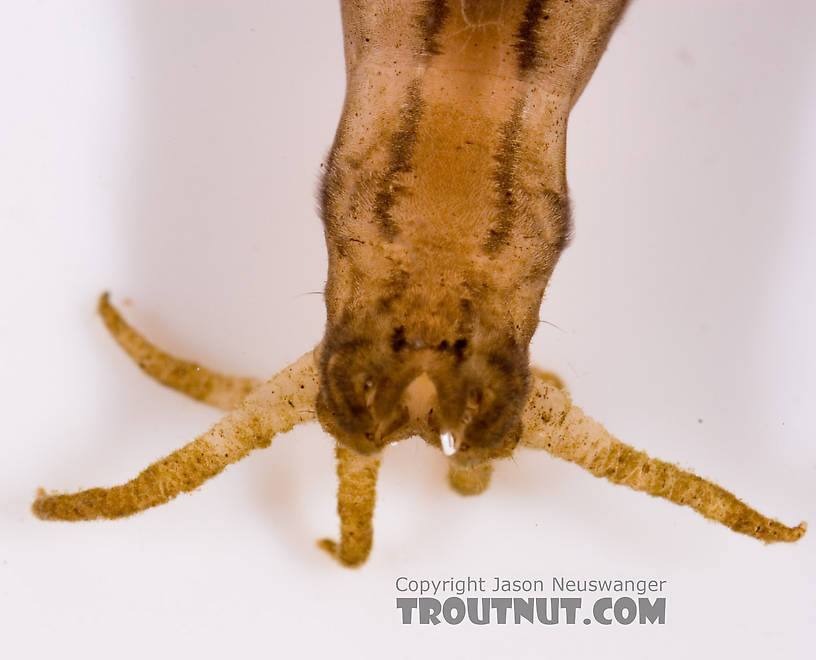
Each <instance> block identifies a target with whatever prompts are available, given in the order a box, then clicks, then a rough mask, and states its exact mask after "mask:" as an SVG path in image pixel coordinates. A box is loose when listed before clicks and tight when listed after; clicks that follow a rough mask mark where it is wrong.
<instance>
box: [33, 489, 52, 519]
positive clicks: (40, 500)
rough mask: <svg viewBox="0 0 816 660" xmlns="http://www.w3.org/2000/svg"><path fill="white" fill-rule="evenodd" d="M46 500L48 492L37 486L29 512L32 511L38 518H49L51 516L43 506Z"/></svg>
mask: <svg viewBox="0 0 816 660" xmlns="http://www.w3.org/2000/svg"><path fill="white" fill-rule="evenodd" d="M47 501H48V493H46V492H45V489H44V488H38V489H37V496H36V497H35V498H34V501H33V502H32V503H31V513H33V514H34V515H35V516H36V517H37V518H39V519H40V520H49V519H50V518H51V516H50V515H49V512H48V507H47V506H45V503H46V502H47Z"/></svg>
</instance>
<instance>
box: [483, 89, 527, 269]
mask: <svg viewBox="0 0 816 660" xmlns="http://www.w3.org/2000/svg"><path fill="white" fill-rule="evenodd" d="M523 108H524V101H522V100H521V99H516V101H515V102H514V103H513V111H512V112H511V114H510V119H508V120H507V121H506V122H504V123H503V124H502V125H501V127H500V128H499V135H500V136H501V140H500V143H499V153H498V154H496V156H495V158H496V163H497V165H498V167H497V168H496V171H495V172H494V173H493V182H494V184H495V186H496V193H497V195H498V200H497V205H498V216H499V217H498V220H497V221H496V224H495V225H494V226H493V227H491V228H490V230H489V232H488V235H487V240H486V241H485V242H484V245H483V249H484V251H485V252H487V254H490V255H493V254H495V253H496V252H498V251H499V249H500V248H501V247H503V246H504V245H506V244H507V238H508V237H509V235H510V231H511V230H512V228H513V219H514V217H515V215H516V200H515V195H514V193H513V184H514V177H515V166H516V150H517V149H518V145H519V133H520V132H521V112H522V109H523Z"/></svg>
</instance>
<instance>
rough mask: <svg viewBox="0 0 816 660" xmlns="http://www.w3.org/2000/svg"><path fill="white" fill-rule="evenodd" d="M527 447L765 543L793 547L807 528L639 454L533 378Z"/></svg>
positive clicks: (524, 435) (526, 416)
mask: <svg viewBox="0 0 816 660" xmlns="http://www.w3.org/2000/svg"><path fill="white" fill-rule="evenodd" d="M523 423H524V430H523V432H522V444H523V445H526V446H528V447H533V448H536V449H544V450H546V451H548V452H550V453H551V454H553V455H554V456H557V457H559V458H563V459H564V460H567V461H571V462H572V463H576V464H577V465H580V466H581V467H582V468H584V469H585V470H588V471H589V472H591V473H592V474H593V475H595V476H596V477H603V478H605V479H607V480H609V481H611V482H612V483H616V484H621V485H624V486H628V487H629V488H632V489H633V490H639V491H643V492H645V493H648V494H649V495H653V496H655V497H662V498H664V499H667V500H669V501H670V502H674V503H675V504H680V505H683V506H688V507H691V508H692V509H694V510H695V511H697V512H698V513H700V514H702V515H703V516H705V517H706V518H708V519H710V520H714V521H716V522H718V523H722V524H723V525H725V526H726V527H729V528H730V529H732V530H734V531H735V532H739V533H741V534H747V535H748V536H753V537H754V538H757V539H759V540H761V541H764V542H765V543H774V542H777V541H786V542H793V541H797V540H798V539H800V538H801V537H802V535H803V534H804V533H805V531H806V529H807V525H806V523H801V524H800V525H798V526H797V527H787V526H786V525H783V524H782V523H780V522H778V521H776V520H772V519H771V518H767V517H765V516H763V515H762V514H761V513H759V512H757V511H755V510H754V509H752V508H751V507H749V506H748V505H747V504H745V503H744V502H743V501H742V500H740V499H738V498H737V497H735V496H734V495H732V494H731V493H729V492H728V491H727V490H725V489H723V488H721V487H720V486H718V485H716V484H714V483H711V482H710V481H706V480H705V479H702V478H701V477H698V476H697V475H695V474H693V473H691V472H688V471H686V470H683V469H681V468H679V467H677V466H676V465H672V464H671V463H666V462H665V461H661V460H659V459H656V458H650V457H649V456H648V455H647V454H646V453H645V452H642V451H638V450H637V449H634V448H632V447H630V446H628V445H625V444H624V443H622V442H620V441H619V440H618V439H617V438H615V437H613V436H612V435H611V434H610V433H609V432H608V431H607V430H606V429H604V428H603V426H601V425H600V424H599V423H598V422H596V421H595V420H594V419H592V418H591V417H588V416H587V415H585V414H584V412H583V411H582V410H581V409H580V408H578V407H577V406H573V405H572V402H571V401H570V398H569V396H568V395H567V394H565V393H564V392H562V391H560V390H558V389H557V388H555V387H553V386H551V385H548V384H546V383H545V382H543V381H542V380H541V379H540V378H534V380H533V386H532V389H531V392H530V398H529V400H528V402H527V406H526V408H525V410H524V415H523Z"/></svg>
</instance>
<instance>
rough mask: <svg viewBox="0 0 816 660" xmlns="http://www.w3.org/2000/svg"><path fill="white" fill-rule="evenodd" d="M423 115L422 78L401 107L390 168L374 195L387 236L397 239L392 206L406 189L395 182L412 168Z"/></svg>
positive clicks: (391, 142) (383, 231)
mask: <svg viewBox="0 0 816 660" xmlns="http://www.w3.org/2000/svg"><path fill="white" fill-rule="evenodd" d="M421 116H422V98H421V95H420V92H419V81H418V80H415V81H414V82H412V83H411V84H410V85H409V87H408V97H407V99H406V101H405V103H404V104H403V106H402V109H401V110H400V119H399V127H398V128H397V131H396V132H395V133H394V134H393V135H392V136H391V141H390V143H389V146H388V168H387V170H386V172H385V174H384V175H383V177H382V179H381V181H380V185H379V188H378V190H377V194H376V196H375V198H374V217H375V218H376V219H377V221H378V222H379V225H380V231H381V233H382V234H383V236H384V237H385V238H387V239H388V240H393V239H394V237H395V236H396V235H397V234H398V233H399V232H398V230H397V227H396V225H395V224H394V220H393V218H392V217H391V209H392V208H393V207H394V204H396V202H397V199H398V198H399V196H400V195H403V194H405V189H404V188H403V187H402V186H399V185H398V184H397V183H395V179H396V177H397V176H398V175H399V174H402V173H405V172H410V171H411V158H412V157H413V154H414V146H415V145H416V140H417V127H418V126H419V120H420V117H421Z"/></svg>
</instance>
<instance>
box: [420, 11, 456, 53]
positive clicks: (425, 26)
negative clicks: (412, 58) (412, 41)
mask: <svg viewBox="0 0 816 660" xmlns="http://www.w3.org/2000/svg"><path fill="white" fill-rule="evenodd" d="M423 10H424V11H423V12H422V13H421V14H420V15H419V16H417V19H416V22H417V25H418V26H419V30H420V32H421V34H422V54H424V55H439V53H440V52H441V47H440V45H439V43H438V42H437V41H436V37H437V36H438V35H439V32H440V31H441V30H442V26H443V25H444V23H445V19H446V18H447V17H448V14H450V9H449V8H448V5H447V3H446V2H445V0H426V1H425V2H424V3H423Z"/></svg>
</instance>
